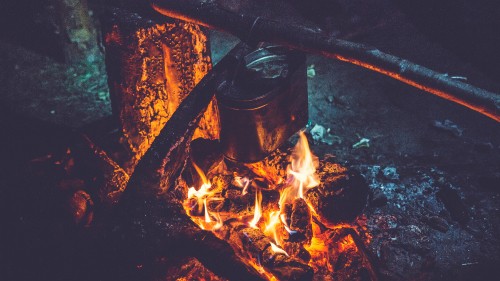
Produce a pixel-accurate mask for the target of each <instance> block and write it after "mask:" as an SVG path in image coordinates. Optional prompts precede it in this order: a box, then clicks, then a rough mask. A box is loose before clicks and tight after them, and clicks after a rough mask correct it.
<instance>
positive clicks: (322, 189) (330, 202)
mask: <svg viewBox="0 0 500 281" xmlns="http://www.w3.org/2000/svg"><path fill="white" fill-rule="evenodd" d="M369 192H370V188H369V187H368V185H367V184H366V182H365V180H364V178H363V177H362V176H361V175H360V174H359V173H357V172H355V171H345V172H342V173H341V174H331V175H330V176H328V178H326V179H322V183H321V184H320V186H318V187H316V188H313V189H311V190H309V191H308V192H307V193H306V198H307V200H308V202H309V203H310V204H311V205H312V206H313V207H314V209H315V210H316V211H317V212H318V213H319V214H320V216H321V218H322V219H325V220H326V221H327V222H328V223H341V222H351V221H352V220H354V219H355V218H356V216H358V215H359V214H361V212H362V211H363V209H364V208H365V207H366V204H367V202H368V196H369Z"/></svg>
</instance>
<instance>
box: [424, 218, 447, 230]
mask: <svg viewBox="0 0 500 281" xmlns="http://www.w3.org/2000/svg"><path fill="white" fill-rule="evenodd" d="M423 221H424V222H425V223H426V224H427V225H429V226H430V227H432V228H434V229H435V230H439V231H441V232H443V233H445V232H447V231H448V229H449V228H450V227H449V225H448V222H447V221H446V220H445V219H443V218H442V217H439V216H429V217H424V218H423Z"/></svg>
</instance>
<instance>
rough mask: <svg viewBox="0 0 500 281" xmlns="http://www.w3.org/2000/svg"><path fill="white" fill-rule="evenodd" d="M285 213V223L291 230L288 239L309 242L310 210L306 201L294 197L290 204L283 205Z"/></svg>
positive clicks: (310, 234) (310, 233)
mask: <svg viewBox="0 0 500 281" xmlns="http://www.w3.org/2000/svg"><path fill="white" fill-rule="evenodd" d="M285 213H286V214H287V215H286V217H287V225H289V227H290V230H291V231H292V232H293V234H290V238H289V241H306V242H307V243H310V242H311V238H312V225H311V211H310V209H309V206H308V205H307V203H306V201H304V199H302V198H297V199H295V200H294V201H293V203H292V204H287V205H285Z"/></svg>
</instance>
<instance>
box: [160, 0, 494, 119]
mask: <svg viewBox="0 0 500 281" xmlns="http://www.w3.org/2000/svg"><path fill="white" fill-rule="evenodd" d="M151 2H152V5H153V7H154V8H155V9H156V10H157V11H158V12H160V13H162V14H164V15H167V16H169V17H173V18H178V19H182V20H185V21H188V22H194V23H197V24H201V25H204V26H208V27H211V28H216V29H220V30H223V31H227V32H229V33H232V34H233V35H236V36H238V37H239V38H241V39H242V40H252V42H260V41H266V42H273V43H277V44H284V45H289V46H290V47H293V48H296V49H298V50H302V51H305V52H309V53H315V54H320V55H323V56H326V57H330V58H334V59H338V60H341V61H345V62H349V63H352V64H355V65H358V66H361V67H364V68H367V69H370V70H373V71H376V72H379V73H382V74H384V75H388V76H390V77H392V78H394V79H397V80H399V81H401V82H404V83H406V84H408V85H411V86H414V87H416V88H418V89H420V90H423V91H426V92H429V93H431V94H433V95H436V96H438V97H441V98H444V99H447V100H449V101H452V102H455V103H458V104H460V105H463V106H465V107H467V108H469V109H472V110H475V111H477V112H479V113H481V114H483V115H485V116H488V117H489V118H491V119H493V120H495V121H497V122H500V96H499V95H498V94H496V93H492V92H489V91H486V90H483V89H480V88H477V87H474V86H472V85H469V84H467V83H464V82H462V81H459V80H456V79H453V78H451V77H449V76H448V75H446V74H442V73H438V72H435V71H433V70H431V69H428V68H426V67H423V66H420V65H417V64H415V63H412V62H410V61H407V60H404V59H401V58H398V57H396V56H393V55H390V54H386V53H383V52H381V51H380V50H378V49H376V48H373V47H368V46H365V45H363V44H359V43H354V42H349V41H345V40H340V39H336V38H332V37H331V36H329V35H328V34H325V33H323V32H322V31H321V30H317V29H312V28H308V27H305V26H302V25H297V24H286V23H283V22H278V21H275V20H270V19H266V18H263V17H259V16H256V15H252V14H247V13H245V11H234V10H232V9H230V8H227V7H223V6H222V5H221V4H220V1H215V0H212V1H208V2H207V1H200V0H189V1H187V0H186V1H176V0H151Z"/></svg>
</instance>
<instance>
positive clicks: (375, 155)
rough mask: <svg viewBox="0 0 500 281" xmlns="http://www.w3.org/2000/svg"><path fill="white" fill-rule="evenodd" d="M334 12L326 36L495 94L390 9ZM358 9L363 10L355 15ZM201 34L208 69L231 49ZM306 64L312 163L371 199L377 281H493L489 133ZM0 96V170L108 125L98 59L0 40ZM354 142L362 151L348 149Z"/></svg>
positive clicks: (497, 260)
mask: <svg viewBox="0 0 500 281" xmlns="http://www.w3.org/2000/svg"><path fill="white" fill-rule="evenodd" d="M340 2H341V3H342V4H343V5H344V6H345V7H346V8H345V11H344V14H343V17H344V18H343V21H342V22H341V23H342V24H339V23H338V22H327V23H326V24H325V23H322V24H325V25H326V26H327V27H329V28H330V32H332V34H335V35H338V36H341V37H343V38H347V39H348V40H352V41H356V42H362V43H366V44H369V45H372V46H375V47H377V48H379V49H381V50H383V51H385V52H388V53H391V54H394V55H398V56H400V57H403V58H406V59H408V60H411V61H413V62H416V63H419V64H422V65H424V66H427V67H429V68H431V69H434V70H437V71H439V72H443V73H448V74H449V75H450V76H460V77H465V78H466V79H467V82H468V83H470V84H472V85H476V86H479V87H483V88H485V89H488V90H491V91H493V92H497V93H499V92H500V81H499V80H495V79H491V75H490V74H485V73H484V70H483V69H481V68H476V66H474V65H473V64H472V63H471V62H470V61H467V60H465V59H464V58H463V56H461V55H460V54H458V55H457V54H456V53H454V52H452V51H450V50H449V48H447V47H446V46H443V44H440V42H437V41H436V40H434V39H432V37H431V36H428V33H426V32H425V30H422V29H418V24H415V23H414V21H412V20H411V18H410V17H409V16H408V15H407V14H405V13H404V12H403V10H400V9H399V8H397V7H396V6H394V5H392V4H391V3H390V2H389V1H382V0H379V1H373V2H372V3H365V2H367V1H354V2H352V3H350V4H349V3H345V2H349V1H340ZM359 2H362V3H363V4H366V5H365V6H363V7H364V9H355V7H356V5H357V4H359ZM368 2H370V1H368ZM210 36H211V38H210V39H211V49H212V57H213V60H214V62H216V61H218V60H219V59H220V58H221V57H222V56H223V54H225V53H226V52H227V51H228V50H229V48H230V47H231V46H232V45H234V44H235V42H236V41H237V40H236V39H235V38H234V37H231V36H228V35H225V34H223V33H220V32H211V33H210ZM307 65H308V66H309V69H310V72H309V78H308V91H309V119H310V122H309V127H308V130H309V131H310V130H312V129H313V128H314V127H315V126H316V131H317V130H319V128H320V127H319V126H318V125H320V126H322V127H324V128H325V130H328V131H329V132H325V133H323V134H321V133H317V134H316V141H315V143H314V144H313V145H312V149H313V150H314V152H315V153H316V154H317V155H318V156H320V158H321V157H323V156H324V155H325V154H333V155H334V156H335V157H336V159H337V162H338V163H341V164H343V165H345V166H349V167H351V168H353V169H356V170H359V171H360V172H361V173H362V175H363V176H364V177H365V179H366V181H367V182H368V184H369V186H370V188H371V190H372V199H371V201H370V203H369V206H368V207H367V208H366V210H365V212H364V214H365V216H366V220H367V223H368V226H369V229H370V231H371V233H372V235H373V239H372V243H371V244H370V248H371V249H372V251H373V252H374V253H376V254H377V256H378V258H379V259H380V261H381V268H382V273H383V276H384V277H385V279H387V280H481V279H482V280H496V279H497V278H498V274H499V273H500V272H499V268H498V265H499V264H500V209H499V208H500V197H499V192H500V126H499V124H498V123H496V122H494V121H492V120H490V119H488V118H486V117H484V116H482V115H479V114H478V113H475V112H472V111H470V110H468V109H465V108H463V107H461V106H459V105H456V104H453V103H451V102H448V101H444V100H441V99H439V98H437V97H434V96H431V95H429V94H427V93H425V92H422V91H419V90H416V89H414V88H412V87H410V86H407V85H404V84H401V83H400V82H398V81H394V80H392V79H391V78H388V77H384V76H383V75H380V74H375V73H373V72H370V71H368V70H365V69H361V68H359V67H356V66H352V65H349V64H346V63H342V62H338V61H333V60H329V59H325V58H323V57H319V56H312V55H310V56H309V57H308V60H307ZM312 70H314V73H313V71H312ZM482 71H483V72H482ZM0 89H1V90H0V102H1V110H2V113H1V115H0V116H2V118H1V119H2V120H0V124H1V129H2V131H3V133H2V142H5V143H4V144H3V145H2V147H3V149H4V151H3V157H4V158H6V159H4V160H6V161H2V163H9V162H11V161H14V158H15V157H17V155H19V154H18V152H19V151H21V150H23V153H24V154H25V155H26V157H29V156H30V155H31V156H32V155H34V154H36V153H35V152H33V153H30V152H29V151H37V149H36V146H37V141H39V142H38V145H40V146H41V145H42V144H43V145H50V144H51V142H52V140H53V138H51V137H49V136H46V135H45V134H49V133H50V132H55V131H57V128H58V126H64V127H70V128H79V127H81V126H83V125H86V124H90V123H92V122H94V121H99V120H102V118H104V117H107V116H110V115H111V105H110V100H109V93H108V89H107V84H106V72H105V67H104V62H103V60H102V59H101V60H100V61H99V62H98V63H97V64H96V65H93V66H67V65H64V64H61V63H59V62H57V61H56V60H53V59H51V58H48V57H46V56H43V55H40V54H37V53H35V52H33V51H31V50H30V49H28V48H25V47H22V46H20V45H19V44H17V43H16V42H9V41H7V40H5V41H4V40H2V41H1V42H0ZM39 121H40V122H41V123H38V122H39ZM42 121H43V122H42ZM36 124H43V125H40V126H38V125H36ZM23 126H26V127H23ZM45 126H46V127H45ZM49 127H50V128H51V130H52V129H53V130H52V131H51V130H41V128H49ZM37 129H38V130H37ZM313 135H314V134H313ZM20 138H21V139H20ZM363 139H366V140H364V143H365V144H366V145H361V146H360V147H359V148H355V147H356V144H358V145H359V142H360V141H362V140H363ZM61 142H64V139H61ZM26 146H33V147H30V148H28V149H24V147H26ZM40 150H41V149H40ZM27 151H28V152H27ZM19 153H20V152H19ZM5 171H9V169H6V170H4V171H3V173H4V172H5ZM5 174H6V173H5ZM4 187H5V186H2V188H4ZM5 188H8V187H5ZM2 192H3V193H5V194H7V192H5V190H2ZM495 277H496V278H495Z"/></svg>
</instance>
